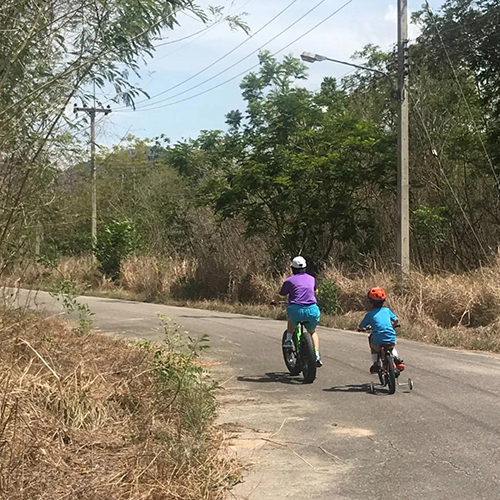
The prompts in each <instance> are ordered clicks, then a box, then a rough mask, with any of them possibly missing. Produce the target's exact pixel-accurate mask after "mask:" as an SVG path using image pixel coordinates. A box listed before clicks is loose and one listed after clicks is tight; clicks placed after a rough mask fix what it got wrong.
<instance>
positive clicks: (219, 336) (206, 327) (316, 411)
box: [37, 293, 500, 500]
mask: <svg viewBox="0 0 500 500" xmlns="http://www.w3.org/2000/svg"><path fill="white" fill-rule="evenodd" d="M81 300H82V301H86V302H87V303H88V304H89V306H90V307H91V309H92V311H93V312H94V313H95V325H96V326H97V327H98V328H99V329H100V330H102V331H105V332H115V333H119V334H121V335H123V336H125V337H128V338H147V339H159V338H160V328H159V321H158V317H157V313H158V312H161V313H162V314H165V315H167V316H169V317H170V318H172V319H174V320H175V321H177V322H178V323H179V324H181V325H182V326H183V327H184V328H185V329H186V330H189V331H190V332H191V333H193V334H202V333H208V334H209V335H210V337H211V346H212V349H211V350H210V354H209V356H210V357H211V359H212V360H213V361H216V362H218V363H214V368H213V371H214V375H215V376H216V377H217V378H218V379H219V380H221V382H222V383H223V387H224V391H223V392H222V394H221V401H222V408H221V413H220V421H221V423H222V424H223V425H224V426H225V428H226V431H227V433H228V435H229V436H230V438H231V441H230V442H231V445H232V447H233V448H234V449H235V450H236V451H237V452H238V453H239V455H240V457H241V459H242V460H243V461H245V462H246V463H247V464H248V468H247V473H246V477H245V481H244V482H243V483H242V484H240V485H238V486H237V487H236V488H235V489H234V490H233V492H232V493H231V496H232V498H238V499H251V500H264V499H266V500H267V499H272V500H282V499H290V500H309V499H318V500H320V499H321V500H323V499H325V500H326V499H328V500H341V499H342V500H344V499H350V500H351V499H352V500H354V499H356V500H357V499H359V500H365V499H367V500H368V499H385V500H392V499H394V500H402V499H411V500H419V499H422V500H433V499H436V500H443V498H451V499H453V500H462V499H463V500H470V499H499V498H500V418H499V417H500V357H496V356H488V355H483V354H474V353H469V352H459V351H454V350H449V349H443V348H439V347H432V346H427V345H421V344H418V343H413V342H409V341H401V342H400V346H399V351H400V354H401V356H402V357H403V358H404V359H405V361H406V362H407V365H408V372H407V373H408V375H410V376H411V377H412V378H413V379H414V380H415V389H414V391H413V392H412V393H408V392H405V390H404V389H403V390H399V391H398V393H397V394H396V395H395V396H388V395H386V394H382V393H379V394H376V395H372V394H369V392H368V391H367V386H366V384H367V383H368V382H369V381H370V380H371V377H370V375H369V374H368V373H367V372H368V367H369V365H370V362H371V358H370V355H369V352H368V345H367V341H366V337H365V335H362V334H357V333H352V332H344V331H336V330H331V329H326V328H320V330H319V331H320V336H321V340H322V355H323V360H324V362H325V366H324V368H322V369H321V370H320V371H319V374H318V379H317V381H316V382H315V383H314V384H313V385H303V384H301V383H299V382H298V381H296V380H293V379H291V378H289V377H287V376H286V374H285V373H283V371H284V363H283V360H282V358H281V348H280V339H281V334H282V332H283V329H284V324H283V322H278V321H272V320H268V319H262V318H254V317H247V316H241V315H232V314H226V313H219V312H213V311H202V310H193V309H186V308H178V307H169V306H160V305H154V304H141V303H133V302H125V301H118V300H111V299H102V298H91V297H85V298H84V299H81ZM37 303H38V304H39V306H41V307H46V308H48V310H49V311H51V312H52V313H54V314H56V313H57V312H58V311H60V309H58V306H57V305H54V302H53V300H52V299H51V298H50V297H49V296H48V295H47V294H44V293H40V294H39V296H38V299H37ZM399 389H402V388H399Z"/></svg>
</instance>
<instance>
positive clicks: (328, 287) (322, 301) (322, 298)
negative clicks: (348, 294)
mask: <svg viewBox="0 0 500 500" xmlns="http://www.w3.org/2000/svg"><path fill="white" fill-rule="evenodd" d="M338 299H339V287H338V286H337V283H336V282H335V281H334V280H322V281H320V282H319V284H318V305H319V307H320V309H321V310H322V311H323V312H324V313H325V314H332V315H333V314H337V308H338Z"/></svg>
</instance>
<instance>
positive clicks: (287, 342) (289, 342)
mask: <svg viewBox="0 0 500 500" xmlns="http://www.w3.org/2000/svg"><path fill="white" fill-rule="evenodd" d="M283 347H284V348H285V349H293V342H292V339H290V340H285V341H284V342H283Z"/></svg>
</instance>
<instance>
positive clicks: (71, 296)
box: [50, 280, 94, 334]
mask: <svg viewBox="0 0 500 500" xmlns="http://www.w3.org/2000/svg"><path fill="white" fill-rule="evenodd" d="M50 295H51V296H52V297H54V298H55V299H56V300H57V301H58V302H62V305H63V306H64V308H65V309H66V312H67V313H68V314H71V313H77V314H78V323H77V324H78V330H79V331H80V332H81V333H82V334H87V333H89V332H90V331H91V330H92V326H93V323H94V322H93V320H92V316H94V313H93V312H92V311H91V310H90V308H89V306H88V304H84V303H82V302H79V301H78V300H77V297H78V295H79V294H78V290H77V284H76V282H75V281H73V280H62V281H61V282H60V283H59V289H58V290H57V291H55V292H50Z"/></svg>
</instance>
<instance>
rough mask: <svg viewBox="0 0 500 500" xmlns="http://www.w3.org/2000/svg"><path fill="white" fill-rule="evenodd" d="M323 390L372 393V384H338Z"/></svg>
mask: <svg viewBox="0 0 500 500" xmlns="http://www.w3.org/2000/svg"><path fill="white" fill-rule="evenodd" d="M323 390H324V391H325V392H365V393H366V392H368V393H370V394H371V390H370V384H351V385H337V386H334V387H330V389H323Z"/></svg>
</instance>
